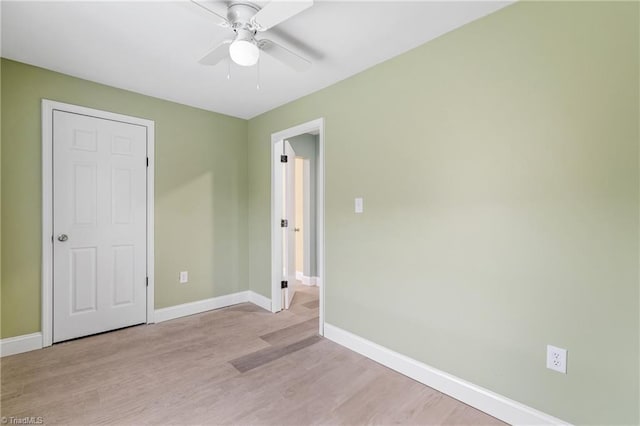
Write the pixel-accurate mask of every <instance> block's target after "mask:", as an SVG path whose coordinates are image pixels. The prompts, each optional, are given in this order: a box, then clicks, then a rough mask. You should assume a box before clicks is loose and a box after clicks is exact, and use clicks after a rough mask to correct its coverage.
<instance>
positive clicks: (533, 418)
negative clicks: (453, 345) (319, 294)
mask: <svg viewBox="0 0 640 426" xmlns="http://www.w3.org/2000/svg"><path fill="white" fill-rule="evenodd" d="M324 331H325V335H324V336H325V337H326V338H327V339H329V340H332V341H334V342H336V343H337V344H339V345H342V346H344V347H346V348H349V349H351V350H352V351H354V352H357V353H359V354H360V355H364V356H365V357H367V358H369V359H372V360H373V361H376V362H378V363H380V364H382V365H384V366H386V367H389V368H391V369H392V370H395V371H397V372H398V373H401V374H404V375H405V376H407V377H410V378H412V379H414V380H416V381H418V382H420V383H422V384H425V385H427V386H429V387H432V388H434V389H436V390H438V391H440V392H442V393H444V394H447V395H449V396H451V397H453V398H455V399H457V400H459V401H462V402H464V403H465V404H468V405H470V406H472V407H474V408H477V409H478V410H481V411H484V412H485V413H487V414H490V415H492V416H494V417H496V418H498V419H500V420H502V421H504V422H507V423H509V424H515V425H542V424H544V425H568V424H569V423H567V422H565V421H563V420H560V419H558V418H555V417H553V416H550V415H548V414H546V413H543V412H542V411H538V410H536V409H535V408H531V407H528V406H526V405H524V404H521V403H519V402H517V401H514V400H512V399H509V398H507V397H505V396H502V395H499V394H497V393H495V392H492V391H490V390H488V389H485V388H482V387H480V386H478V385H475V384H473V383H470V382H467V381H466V380H463V379H460V378H458V377H456V376H453V375H451V374H449V373H445V372H444V371H441V370H438V369H437V368H434V367H431V366H429V365H427V364H424V363H422V362H420V361H416V360H415V359H413V358H409V357H408V356H405V355H402V354H400V353H398V352H394V351H392V350H391V349H388V348H385V347H384V346H380V345H378V344H377V343H373V342H371V341H369V340H367V339H365V338H362V337H360V336H358V335H355V334H353V333H350V332H348V331H346V330H343V329H341V328H339V327H336V326H334V325H331V324H328V323H327V324H325V326H324Z"/></svg>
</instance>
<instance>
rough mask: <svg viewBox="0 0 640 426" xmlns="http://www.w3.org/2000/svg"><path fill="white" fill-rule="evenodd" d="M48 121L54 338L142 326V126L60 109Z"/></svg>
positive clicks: (143, 284)
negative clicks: (51, 196) (51, 192)
mask: <svg viewBox="0 0 640 426" xmlns="http://www.w3.org/2000/svg"><path fill="white" fill-rule="evenodd" d="M53 124H54V125H53V129H54V130H53V216H54V217H53V230H54V241H53V269H54V275H53V289H54V290H53V325H54V327H53V341H54V342H59V341H63V340H68V339H72V338H76V337H81V336H85V335H89V334H94V333H99V332H103V331H107V330H112V329H116V328H121V327H125V326H129V325H134V324H140V323H143V322H145V320H146V156H147V145H146V144H147V135H146V129H145V128H144V127H142V126H138V125H133V124H127V123H121V122H116V121H111V120H104V119H99V118H95V117H89V116H84V115H79V114H73V113H68V112H63V111H54V113H53ZM63 235H64V236H66V239H65V238H64V237H63ZM58 237H60V238H58Z"/></svg>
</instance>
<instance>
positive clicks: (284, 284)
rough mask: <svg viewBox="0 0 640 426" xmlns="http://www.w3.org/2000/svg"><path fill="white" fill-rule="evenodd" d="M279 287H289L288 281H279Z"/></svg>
mask: <svg viewBox="0 0 640 426" xmlns="http://www.w3.org/2000/svg"><path fill="white" fill-rule="evenodd" d="M280 288H289V281H280Z"/></svg>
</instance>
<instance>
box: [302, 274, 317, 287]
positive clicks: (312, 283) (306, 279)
mask: <svg viewBox="0 0 640 426" xmlns="http://www.w3.org/2000/svg"><path fill="white" fill-rule="evenodd" d="M317 280H318V277H307V276H305V275H303V276H302V279H301V280H300V281H301V282H302V284H304V285H308V286H315V285H316V282H317Z"/></svg>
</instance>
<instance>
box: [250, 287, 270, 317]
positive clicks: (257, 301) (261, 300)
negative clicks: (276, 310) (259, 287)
mask: <svg viewBox="0 0 640 426" xmlns="http://www.w3.org/2000/svg"><path fill="white" fill-rule="evenodd" d="M247 293H249V302H251V303H253V304H254V305H258V306H260V307H261V308H262V309H266V310H267V311H269V312H271V299H269V298H268V297H264V296H263V295H261V294H258V293H256V292H255V291H251V290H249V291H248V292H247Z"/></svg>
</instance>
